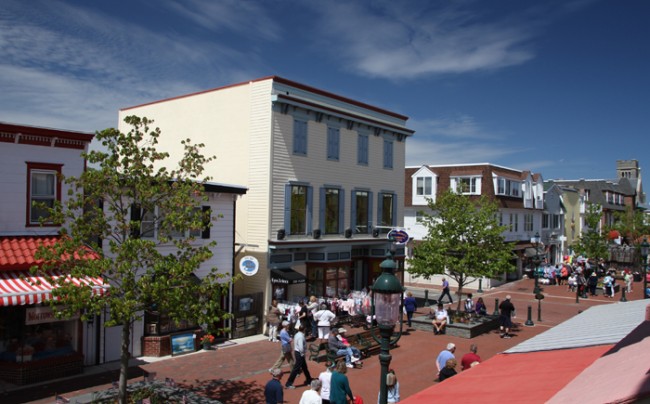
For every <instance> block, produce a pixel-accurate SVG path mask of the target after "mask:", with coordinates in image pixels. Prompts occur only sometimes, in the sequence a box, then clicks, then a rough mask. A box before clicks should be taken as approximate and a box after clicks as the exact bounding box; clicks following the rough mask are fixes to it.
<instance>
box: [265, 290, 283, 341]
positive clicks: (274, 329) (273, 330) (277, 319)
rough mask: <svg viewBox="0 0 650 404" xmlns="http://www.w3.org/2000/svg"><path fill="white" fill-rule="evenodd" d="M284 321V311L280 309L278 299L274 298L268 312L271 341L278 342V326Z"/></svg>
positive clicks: (267, 318) (267, 319)
mask: <svg viewBox="0 0 650 404" xmlns="http://www.w3.org/2000/svg"><path fill="white" fill-rule="evenodd" d="M281 321H282V313H281V312H280V309H278V301H277V300H275V299H274V300H273V301H272V302H271V306H269V311H268V313H267V314H266V322H267V323H268V325H269V341H272V342H278V327H279V326H280V324H281Z"/></svg>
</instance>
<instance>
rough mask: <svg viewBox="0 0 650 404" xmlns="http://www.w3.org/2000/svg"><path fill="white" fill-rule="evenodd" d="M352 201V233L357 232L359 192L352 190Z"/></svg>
mask: <svg viewBox="0 0 650 404" xmlns="http://www.w3.org/2000/svg"><path fill="white" fill-rule="evenodd" d="M350 200H351V203H352V206H350V228H351V229H352V233H356V231H355V229H356V227H357V193H356V192H354V191H352V193H351V199H350Z"/></svg>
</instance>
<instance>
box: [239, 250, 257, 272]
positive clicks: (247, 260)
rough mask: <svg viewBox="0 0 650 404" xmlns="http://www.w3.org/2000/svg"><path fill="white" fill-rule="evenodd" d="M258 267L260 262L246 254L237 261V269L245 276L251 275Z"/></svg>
mask: <svg viewBox="0 0 650 404" xmlns="http://www.w3.org/2000/svg"><path fill="white" fill-rule="evenodd" d="M259 268H260V263H259V262H258V261H257V258H255V257H253V256H251V255H247V256H245V257H244V258H242V259H241V261H239V270H240V271H241V273H243V274H244V275H246V276H253V275H255V274H256V273H257V270H258V269H259Z"/></svg>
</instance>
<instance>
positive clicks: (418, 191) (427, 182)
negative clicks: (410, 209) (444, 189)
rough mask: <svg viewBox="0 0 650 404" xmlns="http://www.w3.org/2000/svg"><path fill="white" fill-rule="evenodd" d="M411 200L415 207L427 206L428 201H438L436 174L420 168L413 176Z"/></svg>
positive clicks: (425, 168)
mask: <svg viewBox="0 0 650 404" xmlns="http://www.w3.org/2000/svg"><path fill="white" fill-rule="evenodd" d="M411 187H412V188H411V189H412V194H411V200H412V204H413V205H427V203H428V202H427V199H433V200H434V201H435V199H436V174H434V173H433V172H431V170H429V169H428V168H427V167H422V168H420V169H419V170H418V171H417V172H416V173H415V174H413V175H412V176H411Z"/></svg>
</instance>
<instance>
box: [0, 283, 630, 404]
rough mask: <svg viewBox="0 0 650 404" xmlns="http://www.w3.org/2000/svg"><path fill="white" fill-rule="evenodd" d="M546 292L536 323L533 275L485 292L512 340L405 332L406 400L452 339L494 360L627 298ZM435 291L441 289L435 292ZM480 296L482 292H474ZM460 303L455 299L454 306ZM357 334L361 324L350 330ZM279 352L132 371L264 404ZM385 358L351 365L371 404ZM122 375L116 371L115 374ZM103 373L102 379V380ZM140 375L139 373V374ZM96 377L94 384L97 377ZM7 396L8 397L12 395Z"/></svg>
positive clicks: (242, 352) (61, 388) (290, 398)
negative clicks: (511, 312)
mask: <svg viewBox="0 0 650 404" xmlns="http://www.w3.org/2000/svg"><path fill="white" fill-rule="evenodd" d="M635 286H636V290H635V291H634V292H633V293H632V294H631V295H628V296H627V298H628V300H636V299H640V298H641V289H642V288H641V286H640V284H636V285H635ZM543 288H544V291H543V293H544V295H545V296H546V298H545V299H544V300H543V301H542V321H541V322H539V321H537V318H538V317H537V315H538V314H537V301H536V300H535V299H534V297H533V294H532V289H533V281H532V280H520V281H516V282H512V283H508V284H506V285H503V286H501V287H499V288H495V289H493V290H490V291H486V292H485V293H484V294H482V296H483V299H484V300H485V302H486V304H487V306H488V311H489V312H492V311H493V310H494V305H495V300H494V299H497V298H498V299H499V301H502V300H503V299H504V298H505V296H506V295H507V294H510V295H511V296H512V302H513V303H514V305H515V307H516V308H517V317H516V319H515V325H516V327H515V330H514V337H513V338H512V339H501V338H499V335H498V332H497V331H495V332H492V333H487V334H483V335H480V336H478V337H476V338H473V339H471V340H469V339H464V338H459V337H451V336H446V335H433V332H425V331H420V330H417V331H414V330H412V331H410V333H409V334H407V335H404V336H402V338H401V339H400V341H399V344H398V345H399V346H398V347H397V348H395V349H393V350H391V354H392V357H393V358H392V362H391V365H390V366H391V368H393V369H395V371H396V373H397V376H398V379H399V380H400V386H401V395H402V398H406V397H408V396H410V395H412V394H414V393H416V392H418V391H420V390H422V389H425V388H427V387H429V386H431V385H432V384H433V383H434V378H435V376H434V373H435V358H436V357H437V355H438V353H439V352H440V351H441V350H442V349H444V347H445V346H446V344H447V343H448V342H453V343H455V344H456V346H457V350H456V356H457V358H460V357H461V356H462V355H463V354H465V353H466V352H468V350H469V345H470V344H472V343H473V344H477V345H478V354H479V355H480V356H481V357H482V358H483V360H485V359H488V358H490V357H492V356H494V355H496V354H497V353H499V352H502V351H504V350H506V349H508V348H510V347H512V346H514V345H516V344H519V343H521V342H522V341H524V340H526V339H528V338H531V337H533V336H535V335H537V334H539V333H541V332H543V331H545V330H547V329H549V328H550V327H553V326H555V325H557V324H559V323H561V322H563V321H565V320H567V319H568V318H570V317H572V316H574V315H576V314H578V313H579V312H580V311H583V310H586V309H587V308H589V307H591V306H593V305H597V304H610V303H616V302H619V300H620V297H621V296H620V294H619V295H617V296H616V297H615V298H614V299H607V298H604V297H602V296H596V297H592V298H588V299H580V303H576V302H575V293H572V292H569V291H567V290H566V287H565V286H543ZM434 294H435V293H434ZM477 296H478V295H477V294H476V293H475V294H474V297H475V298H476V297H477ZM454 305H455V304H454ZM529 305H530V306H531V307H532V320H533V322H534V323H535V325H534V326H532V327H526V326H524V322H525V321H526V319H527V306H529ZM418 312H419V313H421V314H424V313H426V312H428V309H424V308H421V309H419V310H418ZM350 332H351V333H354V332H356V330H355V329H352V330H351V331H350ZM279 354H280V346H279V344H278V343H272V342H268V341H266V340H264V341H258V342H253V343H248V344H244V345H234V346H230V347H226V348H223V349H219V350H216V351H205V352H198V353H195V354H190V355H185V356H180V357H173V358H170V359H166V360H162V361H158V362H154V363H149V364H144V365H141V366H139V368H138V369H132V370H133V374H134V375H135V376H136V377H138V379H137V380H141V377H140V376H141V371H143V370H144V371H147V372H156V373H157V378H163V379H164V378H165V377H171V378H173V379H174V380H175V381H176V382H177V383H178V384H179V385H181V386H183V387H187V388H192V389H196V388H198V389H200V390H201V394H203V395H205V396H207V397H210V398H214V399H217V400H220V401H222V402H223V403H242V404H253V403H254V404H258V403H260V402H264V394H263V392H264V385H265V383H266V382H267V381H268V380H269V379H270V375H269V373H268V368H269V367H271V365H272V364H273V363H274V362H275V360H276V359H277V357H278V356H279ZM308 365H309V370H310V373H311V374H312V376H313V377H317V376H318V374H319V373H320V372H321V371H323V370H324V368H325V366H324V365H323V364H316V363H315V362H309V363H308ZM283 369H284V370H285V374H284V376H283V379H282V380H283V382H284V381H286V378H288V372H289V368H288V365H285V366H284V367H283ZM379 372H380V366H379V359H378V357H377V355H372V356H371V357H369V358H366V359H365V360H364V367H363V368H362V369H350V370H349V372H348V377H349V379H350V385H351V387H352V391H353V393H354V394H355V395H360V396H361V397H363V398H364V400H367V402H374V400H376V397H377V392H378V388H379V387H378V386H379ZM110 377H114V378H116V373H114V374H113V375H112V376H110ZM110 377H109V378H107V375H100V376H96V377H94V380H89V381H86V383H89V385H86V386H80V385H79V384H78V383H79V381H81V380H83V378H79V379H72V380H67V381H60V382H53V383H50V384H48V385H46V386H41V387H40V388H39V389H38V390H39V394H40V397H47V398H45V399H37V397H29V396H28V395H27V391H23V396H22V397H23V398H22V399H21V398H19V397H20V396H17V395H15V393H20V392H13V393H12V392H10V393H8V395H6V396H5V399H6V400H5V399H3V400H2V401H3V402H29V400H30V399H31V400H36V401H31V402H33V403H37V404H44V403H51V402H52V397H53V395H54V392H55V391H56V392H58V393H63V394H65V395H66V396H67V397H68V398H70V397H74V396H78V395H80V394H85V393H89V392H92V391H97V390H101V389H107V388H109V387H110V381H109V380H110ZM102 378H103V379H102ZM133 380H136V379H133ZM93 381H95V383H93ZM303 384H304V376H298V378H297V379H296V382H295V385H296V389H295V390H285V400H286V402H287V403H297V402H298V401H299V399H300V396H301V395H302V392H303V391H304V390H305V389H306V388H307V387H306V386H304V385H303ZM7 400H8V401H7Z"/></svg>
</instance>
